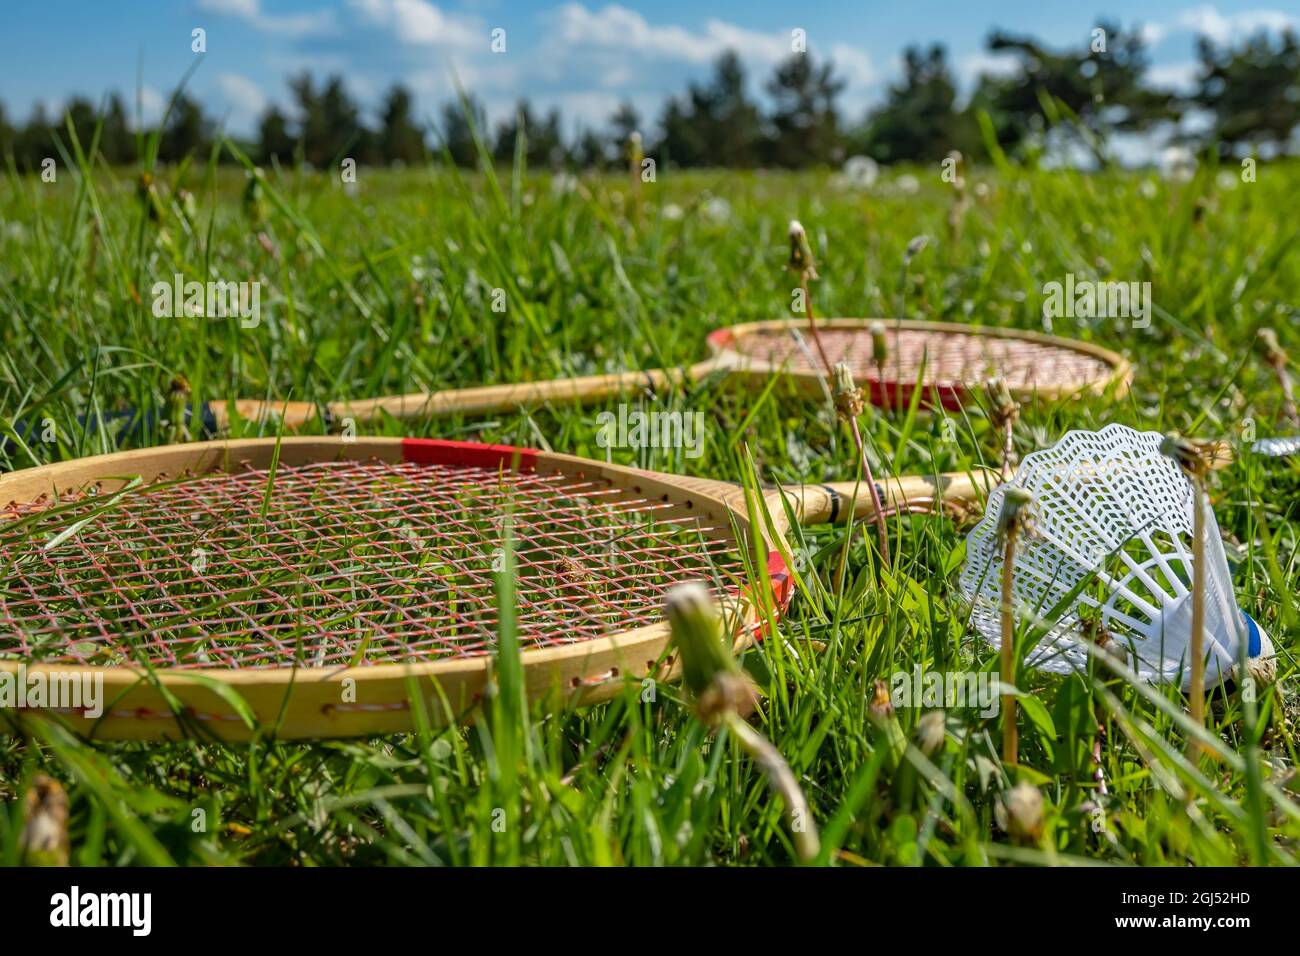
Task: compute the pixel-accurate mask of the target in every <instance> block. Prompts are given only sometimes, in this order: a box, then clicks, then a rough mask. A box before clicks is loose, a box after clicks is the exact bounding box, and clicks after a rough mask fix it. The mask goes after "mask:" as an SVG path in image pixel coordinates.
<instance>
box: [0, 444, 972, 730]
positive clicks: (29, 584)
mask: <svg viewBox="0 0 1300 956" xmlns="http://www.w3.org/2000/svg"><path fill="white" fill-rule="evenodd" d="M995 482H996V479H995V478H993V477H991V476H990V475H987V474H986V473H984V472H976V473H972V474H969V475H951V476H937V477H930V478H922V477H914V478H901V479H895V480H891V481H887V482H884V483H882V485H881V487H880V490H881V492H882V500H883V501H885V502H886V506H887V508H888V509H889V510H891V511H901V510H920V509H925V510H929V509H931V508H933V507H934V506H935V505H937V504H939V503H940V502H941V501H942V500H953V501H965V502H969V501H975V500H979V499H980V498H981V497H982V496H983V494H984V493H985V491H986V490H987V489H988V488H989V487H991V485H992V484H993V483H995ZM857 488H858V486H857V485H855V484H854V483H840V484H833V485H809V486H803V487H800V488H794V489H790V490H787V491H786V492H785V494H786V495H787V500H788V502H789V504H790V506H791V510H792V511H793V512H794V513H795V514H797V515H798V517H799V520H800V522H801V523H808V524H812V523H821V522H832V521H840V520H845V519H847V518H848V516H849V515H854V516H856V517H857V518H860V519H867V518H869V517H872V516H873V515H874V512H873V506H872V504H871V499H870V496H869V494H867V493H866V489H865V488H863V489H861V491H862V493H861V494H856V489H857ZM765 501H766V503H767V504H768V505H769V506H770V507H769V508H768V509H767V510H768V512H769V513H770V521H769V520H767V519H765V520H763V521H760V522H759V524H760V525H761V526H759V527H755V526H753V525H751V522H750V519H749V514H750V509H748V508H747V507H746V505H745V498H744V491H743V490H742V489H737V488H736V487H734V486H731V485H728V484H726V483H723V482H718V481H712V480H707V479H699V478H685V477H680V476H673V475H662V474H655V473H650V472H644V471H638V470H635V469H632V468H626V467H622V466H618V465H612V464H606V463H602V462H598V461H591V460H587V459H582V458H575V457H570V456H566V455H556V454H550V453H544V452H539V451H532V450H528V449H520V448H513V447H507V446H497V445H480V444H472V443H465V442H449V441H438V440H431V439H400V438H371V439H361V440H356V441H347V440H344V439H341V438H332V437H324V438H322V437H296V438H285V439H282V440H281V441H277V440H276V439H250V440H240V441H230V442H207V443H195V444H188V445H173V446H168V447H162V448H151V449H143V450H136V451H127V452H118V453H114V454H110V455H103V456H99V457H95V458H88V459H81V460H74V461H68V462H60V463H57V464H52V465H44V466H41V467H38V468H31V469H26V470H24V471H18V472H12V473H10V474H8V475H5V476H3V477H0V582H2V583H0V678H4V677H5V676H6V674H8V675H11V680H12V679H13V678H15V677H22V678H24V679H27V680H30V679H31V675H32V674H37V673H39V674H42V675H44V677H43V678H42V679H44V680H47V681H48V686H50V687H54V686H55V685H56V683H57V682H63V683H64V684H65V685H71V684H77V685H78V686H81V687H85V686H88V685H87V684H86V682H87V681H100V682H102V712H100V713H96V714H92V713H89V712H88V710H89V709H88V708H87V707H86V706H84V705H80V706H72V707H66V706H65V707H63V708H62V715H63V716H64V717H65V718H66V719H67V720H68V721H69V722H70V723H71V724H72V726H73V727H74V729H76V730H77V731H78V732H80V733H83V734H85V735H87V736H94V737H100V738H108V739H123V738H125V739H170V738H175V737H179V736H181V735H182V734H183V733H187V732H188V733H190V734H194V735H197V736H205V735H210V736H213V737H216V738H219V739H244V738H247V737H248V736H249V735H250V734H251V733H252V728H253V727H254V726H258V725H260V726H263V727H268V728H274V729H275V732H276V733H277V734H278V735H280V736H281V737H286V738H301V737H346V736H357V735H365V734H381V733H394V732H402V731H408V730H410V729H412V727H413V726H414V725H415V718H414V717H413V714H412V704H411V701H412V699H419V700H420V701H421V706H422V708H423V710H424V711H425V712H426V713H427V715H428V717H429V719H430V721H431V722H432V723H434V724H442V723H446V722H447V718H448V712H449V711H450V716H451V718H452V719H455V718H457V717H459V716H460V715H462V714H464V713H466V712H468V711H469V710H470V709H471V708H472V707H473V706H474V705H475V703H476V702H477V701H478V700H480V699H481V697H482V695H483V694H484V693H485V690H486V688H487V684H488V680H489V668H490V666H491V664H492V661H493V655H494V651H495V649H496V646H497V639H498V637H497V635H498V630H499V627H500V621H499V619H498V607H499V602H498V595H497V588H498V586H499V585H500V583H501V581H502V580H503V576H502V573H501V572H502V570H503V568H504V567H505V565H504V562H505V561H506V560H507V559H506V557H505V555H506V554H513V561H514V565H515V567H516V569H517V571H516V574H515V575H514V578H513V580H514V582H515V584H514V587H515V600H514V602H513V606H514V607H515V620H516V625H515V633H517V635H518V641H519V646H520V649H521V651H520V659H521V662H522V667H523V674H524V683H525V685H526V689H527V693H528V695H529V697H530V698H532V699H539V698H544V697H545V696H546V695H547V694H550V693H555V692H559V693H561V694H563V695H566V696H571V697H573V698H575V699H576V702H578V703H588V702H593V701H596V700H600V699H605V698H608V697H610V696H612V695H614V694H615V693H617V691H618V689H619V688H620V687H621V686H623V683H624V681H625V680H626V679H627V678H628V677H633V678H645V677H651V678H654V679H667V678H670V677H672V676H674V674H675V661H674V660H673V659H672V657H671V656H670V655H669V654H668V653H667V644H668V638H669V633H668V629H667V626H666V625H665V623H664V621H663V614H662V608H663V600H664V596H665V595H666V593H667V592H668V590H669V589H670V588H671V587H672V586H673V585H675V584H677V583H679V582H681V581H684V580H703V581H706V582H707V583H708V584H709V585H710V586H711V587H712V588H713V590H714V591H715V593H716V594H717V596H718V597H719V599H720V600H722V601H723V602H724V604H728V606H729V608H731V610H732V612H733V619H734V620H735V621H737V631H736V633H737V635H738V636H737V642H738V645H743V644H745V643H748V642H749V641H750V640H752V639H753V637H754V635H755V627H756V626H757V621H758V615H759V612H758V608H759V607H761V606H762V602H759V601H757V600H756V598H755V597H754V596H753V594H752V592H751V590H750V587H752V586H753V582H754V581H756V580H757V581H758V582H759V586H762V585H761V582H762V580H763V579H766V581H767V582H768V585H770V588H771V593H772V595H773V597H774V604H775V606H776V607H777V609H778V610H780V609H782V608H784V607H785V606H786V603H787V602H788V601H789V599H790V596H791V592H792V585H793V581H792V573H791V571H790V570H789V568H788V566H787V563H786V560H785V558H784V557H783V554H789V553H790V551H789V548H788V546H787V545H786V544H785V543H784V539H783V535H784V532H785V530H786V527H787V525H786V508H785V506H784V503H783V502H782V501H781V492H775V491H773V492H765ZM507 528H509V532H508V534H509V538H510V540H511V541H512V542H513V544H512V545H511V547H510V549H509V551H507V545H506V539H507ZM747 571H748V572H749V573H748V575H747ZM746 581H748V582H750V584H746V583H745V582H746ZM728 602H729V603H728ZM51 709H55V710H59V709H60V708H51Z"/></svg>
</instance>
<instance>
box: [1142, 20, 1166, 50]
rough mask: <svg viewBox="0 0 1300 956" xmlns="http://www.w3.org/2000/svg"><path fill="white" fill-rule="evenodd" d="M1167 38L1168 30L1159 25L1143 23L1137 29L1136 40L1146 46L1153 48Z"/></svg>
mask: <svg viewBox="0 0 1300 956" xmlns="http://www.w3.org/2000/svg"><path fill="white" fill-rule="evenodd" d="M1167 36H1169V28H1168V27H1167V26H1164V25H1162V24H1159V23H1143V24H1141V25H1140V26H1139V27H1138V39H1140V40H1141V41H1142V42H1143V44H1145V45H1146V46H1149V47H1151V46H1155V45H1156V44H1157V43H1159V42H1160V41H1161V40H1163V39H1164V38H1165V37H1167Z"/></svg>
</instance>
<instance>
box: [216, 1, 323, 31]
mask: <svg viewBox="0 0 1300 956" xmlns="http://www.w3.org/2000/svg"><path fill="white" fill-rule="evenodd" d="M199 9H200V10H203V11H204V12H206V13H215V14H218V15H219V16H227V17H234V18H236V19H239V20H243V21H244V22H245V23H247V24H249V25H250V26H252V27H253V28H254V29H256V30H260V31H261V32H263V33H277V34H280V35H282V36H290V37H305V36H313V35H317V34H323V33H332V32H334V29H335V27H336V25H337V24H336V22H335V20H334V13H333V11H331V10H315V11H310V12H307V13H293V14H287V15H285V16H273V15H271V14H266V13H263V12H262V4H261V0H199Z"/></svg>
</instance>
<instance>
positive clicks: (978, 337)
mask: <svg viewBox="0 0 1300 956" xmlns="http://www.w3.org/2000/svg"><path fill="white" fill-rule="evenodd" d="M880 326H883V328H884V355H883V356H882V355H879V354H874V353H873V342H872V331H873V328H877V329H878V328H879V327H880ZM817 333H818V337H819V338H820V340H821V344H822V348H823V349H824V350H825V352H826V356H827V358H828V359H829V361H830V362H831V364H832V365H834V364H835V363H836V362H846V363H848V365H849V367H850V369H851V370H852V372H853V377H854V379H855V380H856V381H858V382H859V383H861V384H862V385H863V390H864V393H865V394H866V395H867V396H868V397H869V398H870V401H871V403H872V404H873V405H877V406H880V407H898V406H906V405H907V404H908V403H910V402H911V400H912V395H913V392H914V391H915V390H916V389H917V388H918V386H919V387H920V389H921V392H922V394H921V396H920V397H919V402H920V404H921V405H922V406H923V407H931V406H934V405H936V404H937V405H939V406H941V407H943V408H946V409H949V410H956V409H958V408H960V407H961V405H962V403H963V401H964V400H965V399H966V398H967V397H968V395H969V394H970V393H971V392H972V391H974V390H977V389H979V388H981V387H983V385H984V384H985V383H986V382H987V381H989V379H992V378H1001V379H1002V380H1003V381H1005V382H1006V383H1007V385H1008V387H1009V389H1010V391H1011V394H1012V396H1013V397H1014V398H1016V400H1017V401H1021V402H1025V401H1031V400H1033V399H1041V400H1044V401H1053V400H1058V399H1061V398H1066V397H1069V396H1074V395H1080V394H1093V393H1102V392H1105V391H1106V390H1107V389H1113V390H1114V394H1115V395H1117V396H1118V395H1122V394H1123V393H1124V391H1125V390H1126V389H1127V387H1128V383H1129V380H1130V379H1131V377H1132V367H1131V366H1130V364H1129V362H1128V360H1127V359H1125V358H1124V357H1123V356H1121V355H1118V354H1116V353H1114V352H1111V351H1108V350H1107V349H1103V348H1100V347H1098V346H1096V345H1090V344H1088V343H1085V342H1075V341H1072V340H1069V339H1063V338H1058V337H1055V336H1050V335H1043V334H1040V333H1037V332H1026V331H1021V330H1015V329H994V328H987V327H983V326H975V325H958V324H955V323H946V322H917V321H910V320H906V321H905V320H874V321H873V320H869V319H822V320H819V321H818V322H817ZM811 339H812V333H811V330H810V327H809V324H808V322H807V320H804V319H795V320H777V321H768V322H752V323H748V324H743V325H733V326H729V327H727V328H722V329H718V330H715V331H714V332H713V333H712V334H710V335H709V336H708V339H707V344H708V349H709V352H710V355H709V357H708V358H707V359H705V360H704V361H702V362H699V363H697V364H695V365H691V366H689V367H686V368H684V369H682V368H679V369H653V370H649V371H640V372H620V373H615V374H608V375H591V376H586V377H579V378H566V379H553V380H549V381H540V382H524V383H520V384H506V385H489V386H481V387H477V388H466V389H456V390H448V391H440V392H417V393H414V394H409V395H391V396H387V397H384V398H372V399H353V400H350V401H340V402H332V403H329V404H326V405H317V404H315V403H313V402H275V401H261V400H257V399H233V400H227V399H218V400H215V401H211V402H208V403H206V404H203V405H199V406H195V407H192V408H190V409H189V410H188V414H189V417H190V423H191V428H192V430H193V431H194V432H196V433H199V432H201V434H202V435H204V436H205V437H215V436H217V435H220V434H223V433H224V432H225V431H226V429H227V428H228V427H229V425H230V420H231V417H232V411H233V412H234V414H235V415H237V416H238V417H239V418H240V419H242V420H245V421H261V420H273V419H282V420H283V421H284V424H285V426H286V427H288V428H291V429H293V428H299V427H302V426H303V425H306V424H308V423H310V422H313V421H316V420H317V419H318V418H320V417H322V416H323V417H324V418H325V421H326V424H327V425H334V424H337V423H338V422H341V421H343V420H345V419H348V418H351V419H352V420H353V421H354V422H357V423H358V424H361V423H369V422H374V421H377V420H380V419H382V418H383V417H384V416H391V417H393V418H396V419H398V420H402V421H409V420H412V419H422V418H430V417H439V416H447V415H454V414H461V415H483V414H496V413H499V412H506V411H510V410H511V409H514V408H516V407H519V406H535V405H541V404H545V403H551V404H556V405H575V404H583V403H587V402H595V401H598V400H600V399H603V398H608V397H611V396H616V395H626V394H630V393H635V392H639V391H643V390H650V391H663V390H665V389H668V388H671V387H672V386H674V385H676V384H681V383H683V382H698V381H701V380H703V379H705V378H707V377H708V376H710V375H715V374H725V375H729V376H739V377H742V378H746V379H749V380H751V381H754V382H757V383H759V384H762V383H766V382H767V381H768V380H769V379H770V378H771V377H772V376H774V375H778V376H783V377H785V378H787V379H788V380H789V381H790V382H791V383H792V384H793V385H794V386H795V387H796V388H797V389H798V390H800V391H803V392H804V393H807V394H812V395H820V394H823V391H822V390H823V388H824V387H826V386H825V385H824V384H823V383H824V376H825V368H824V367H823V366H822V364H821V362H820V359H819V358H818V357H817V356H816V349H815V346H814V344H813V343H812V341H811ZM104 418H105V421H106V422H108V423H113V422H121V423H125V424H124V425H121V426H120V427H121V428H122V430H123V431H127V432H130V431H131V430H133V429H142V428H143V426H144V425H145V424H146V418H145V416H144V415H142V414H139V413H137V412H135V411H132V410H126V411H118V412H114V413H112V414H111V415H107V416H105V417H104ZM196 425H197V426H198V427H197V428H195V427H194V426H196ZM16 430H17V431H18V433H19V434H20V435H24V434H25V432H27V431H29V430H30V429H26V428H24V427H22V426H21V424H20V426H19V427H18V428H17V429H16Z"/></svg>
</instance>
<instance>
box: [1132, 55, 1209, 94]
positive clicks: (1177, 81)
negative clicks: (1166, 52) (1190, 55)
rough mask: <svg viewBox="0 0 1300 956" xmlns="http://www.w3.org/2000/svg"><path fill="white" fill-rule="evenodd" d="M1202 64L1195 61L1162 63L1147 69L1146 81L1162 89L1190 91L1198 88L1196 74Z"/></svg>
mask: <svg viewBox="0 0 1300 956" xmlns="http://www.w3.org/2000/svg"><path fill="white" fill-rule="evenodd" d="M1199 69H1200V64H1198V63H1195V62H1193V61H1190V60H1188V61H1185V62H1183V63H1162V64H1160V65H1159V66H1153V67H1151V68H1150V69H1148V70H1147V74H1146V80H1145V83H1146V85H1147V86H1152V87H1155V88H1157V89H1161V90H1172V91H1174V92H1175V93H1190V92H1191V91H1192V90H1193V89H1195V88H1196V75H1197V72H1198V70H1199Z"/></svg>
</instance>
